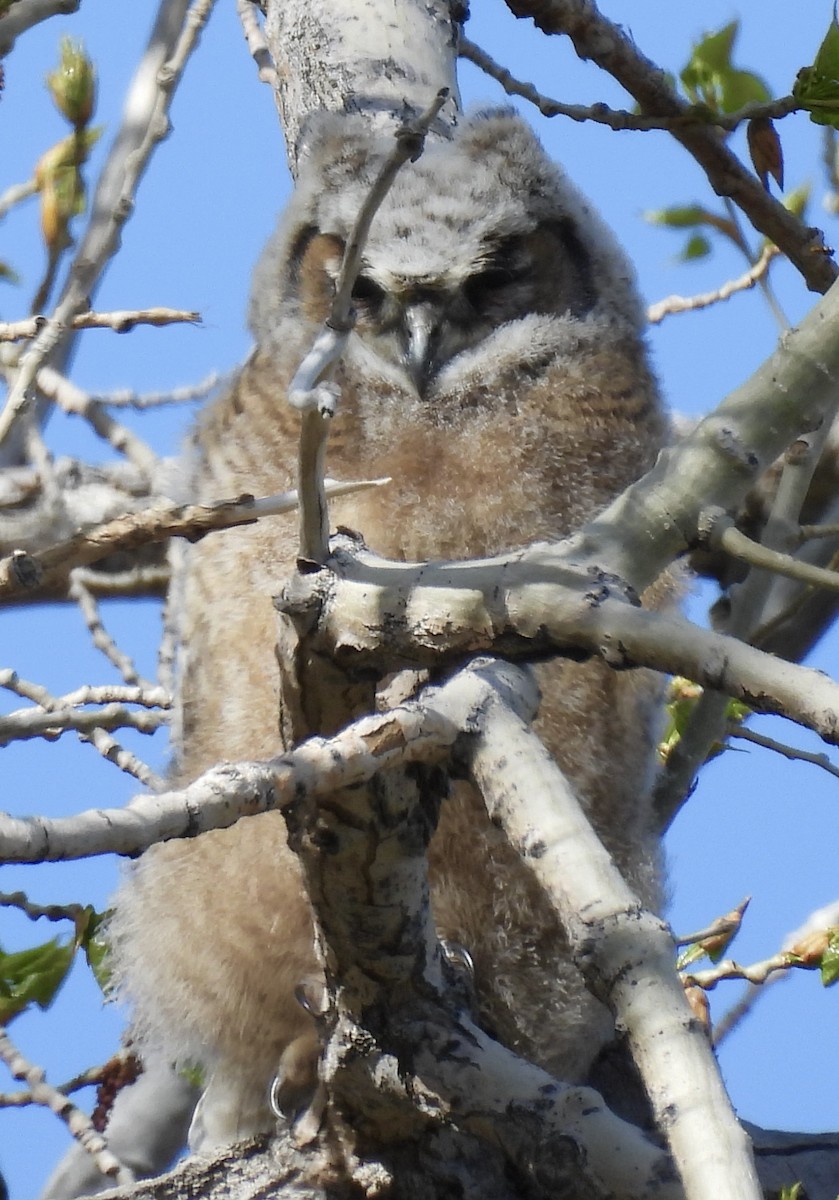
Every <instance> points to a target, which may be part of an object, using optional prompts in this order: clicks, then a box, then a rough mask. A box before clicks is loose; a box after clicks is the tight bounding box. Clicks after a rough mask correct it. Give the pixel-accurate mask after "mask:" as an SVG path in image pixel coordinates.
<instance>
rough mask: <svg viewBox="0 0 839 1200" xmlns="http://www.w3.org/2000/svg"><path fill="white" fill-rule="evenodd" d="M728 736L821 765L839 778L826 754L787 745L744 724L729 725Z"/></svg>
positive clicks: (817, 765) (816, 765) (835, 768)
mask: <svg viewBox="0 0 839 1200" xmlns="http://www.w3.org/2000/svg"><path fill="white" fill-rule="evenodd" d="M728 736H729V737H734V738H740V739H741V740H742V741H745V742H753V743H754V745H755V746H763V747H764V748H765V749H767V750H774V751H775V752H776V753H777V754H782V755H783V756H784V758H789V759H792V760H794V761H799V762H806V763H812V764H813V766H815V767H821V769H822V770H823V771H827V773H828V774H829V775H833V776H834V777H835V778H836V779H839V767H836V766H834V765H833V763H832V762H831V761H830V759H829V758H828V757H827V755H826V754H816V753H813V752H811V751H809V750H799V749H797V748H796V747H795V746H788V745H787V744H786V743H785V742H778V741H776V740H775V738H771V737H767V736H766V734H764V733H755V731H754V730H753V729H747V728H746V726H745V725H731V726H729V729H728Z"/></svg>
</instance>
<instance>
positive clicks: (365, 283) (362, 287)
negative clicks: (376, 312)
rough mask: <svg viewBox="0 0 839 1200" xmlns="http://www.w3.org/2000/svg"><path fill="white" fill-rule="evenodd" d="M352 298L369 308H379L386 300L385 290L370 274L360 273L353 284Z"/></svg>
mask: <svg viewBox="0 0 839 1200" xmlns="http://www.w3.org/2000/svg"><path fill="white" fill-rule="evenodd" d="M352 298H353V300H358V301H359V302H360V303H361V304H365V305H366V306H367V307H368V308H379V307H380V306H381V304H382V303H383V301H384V298H385V291H384V288H382V287H379V285H378V284H377V283H376V282H375V281H374V280H372V279H371V278H370V276H369V275H358V276H357V277H356V281H355V283H354V284H353V289H352Z"/></svg>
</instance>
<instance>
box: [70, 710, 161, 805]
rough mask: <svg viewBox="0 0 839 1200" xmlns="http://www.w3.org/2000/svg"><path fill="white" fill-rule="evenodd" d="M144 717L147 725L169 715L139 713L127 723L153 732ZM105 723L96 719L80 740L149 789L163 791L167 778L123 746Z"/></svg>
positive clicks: (144, 731)
mask: <svg viewBox="0 0 839 1200" xmlns="http://www.w3.org/2000/svg"><path fill="white" fill-rule="evenodd" d="M143 718H145V722H146V724H147V725H150V724H151V723H152V722H153V721H155V720H156V721H157V722H158V724H162V723H163V722H164V721H167V720H168V717H167V716H166V715H165V714H163V713H138V714H137V715H136V719H135V720H132V721H131V722H126V724H130V725H131V727H132V728H134V729H137V730H138V731H139V732H140V733H153V732H154V730H153V729H151V728H147V727H146V728H144V727H143V726H142V725H141V721H143ZM104 724H105V722H103V721H102V720H99V721H96V722H95V724H94V727H93V728H92V729H91V730H90V731H89V732H87V733H85V732H79V740H80V741H82V742H88V743H89V744H90V745H91V746H93V748H94V750H97V751H98V752H99V753H100V754H101V755H102V757H103V758H106V759H107V760H108V762H111V763H113V764H114V766H115V767H119V769H120V771H124V772H125V774H126V775H130V776H131V777H132V778H133V779H136V780H138V782H140V783H142V784H143V786H144V787H147V788H148V789H149V791H152V792H162V791H163V790H164V788H165V787H166V780H165V779H164V778H163V777H162V776H161V775H158V774H157V772H156V771H153V770H152V769H151V767H150V766H149V765H148V764H147V763H144V762H143V760H142V759H141V758H139V757H138V756H137V755H136V754H133V753H132V752H131V751H130V750H128V749H126V747H125V746H121V745H120V744H119V742H118V741H116V739H115V738H112V737H111V735H110V734H109V733H108V732H107V730H106V729H105V728H103V726H104Z"/></svg>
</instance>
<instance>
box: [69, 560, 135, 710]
mask: <svg viewBox="0 0 839 1200" xmlns="http://www.w3.org/2000/svg"><path fill="white" fill-rule="evenodd" d="M67 595H68V596H69V597H70V599H71V600H75V601H76V603H77V604H78V606H79V611H80V612H81V614H82V617H83V619H84V623H85V625H86V626H87V628H88V631H89V632H90V636H91V638H92V640H93V644H94V646H95V647H96V649H97V650H101V651H102V653H103V654H104V655H105V657H106V658H107V660H108V662H110V663H112V665H113V666H115V667H116V669H117V670H118V671H119V673H120V675H122V677H123V679H124V680H125V682H126V683H128V684H137V685H138V687H142V688H151V687H153V686H154V684H153V683H151V681H150V680H148V679H144V678H143V677H142V675H140V674H138V672H137V668H136V667H135V666H134V663H133V662H132V660H131V658H130V657H129V656H128V655H127V654H125V653H123V651H122V650H120V648H119V647H118V646H117V644H116V642H115V641H114V639H113V638H112V637H111V635H110V634H109V633H108V631H107V630H106V629H105V626H104V625H103V624H102V617H101V614H100V612H99V605H98V604H97V603H96V598H95V596H94V595H93V593H92V592H91V590H90V588H89V587H88V586H87V584H86V582H85V579H84V576H83V574H82V572H81V571H80V570H79V571H71V572H70V586H69V588H68V589H67Z"/></svg>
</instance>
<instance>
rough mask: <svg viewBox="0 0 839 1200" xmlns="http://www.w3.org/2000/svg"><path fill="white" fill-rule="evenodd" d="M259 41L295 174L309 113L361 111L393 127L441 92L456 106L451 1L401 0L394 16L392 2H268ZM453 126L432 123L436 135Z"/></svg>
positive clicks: (365, 0)
mask: <svg viewBox="0 0 839 1200" xmlns="http://www.w3.org/2000/svg"><path fill="white" fill-rule="evenodd" d="M265 36H266V39H267V42H268V45H269V47H270V51H271V55H272V57H273V60H274V64H275V67H276V71H277V80H278V88H277V91H276V101H277V107H278V109H279V114H280V121H281V123H282V126H283V129H284V131H285V138H286V146H287V149H288V157H289V163H290V166H291V171H292V174H293V175H295V176H296V174H297V162H298V158H299V155H300V152H301V148H302V143H303V142H304V141H305V132H306V130H305V126H306V121H307V118H308V117H309V116H310V115H311V114H312V113H313V112H316V111H318V110H321V109H326V110H328V111H331V112H346V111H350V112H362V113H364V114H365V115H366V116H367V117H368V118H369V119H370V121H371V123H378V124H381V125H382V126H390V127H392V124H393V122H394V121H396V122H399V121H401V120H402V119H403V118H404V116H405V112H406V109H407V111H408V112H409V113H410V112H413V113H414V115H416V114H417V113H420V112H422V111H423V110H424V109H426V108H427V107H428V105H429V103H430V102H431V100H432V98H433V97H434V96H436V95H437V93H438V92H439V91H440V90H441V89H443V88H446V89H448V93H449V95H450V96H452V97H453V99H454V102H455V104H456V106H457V108H459V107H460V104H459V100H458V90H457V78H456V74H455V67H456V60H455V53H454V51H455V45H456V29H455V25H454V21H453V19H452V13H451V5H450V3H449V0H401V2H400V4H399V6H398V13H397V11H396V9H395V8H394V5H393V4H392V3H391V2H390V0H268V3H267V4H266V20H265ZM408 47H410V51H409V52H408V53H406V48H408ZM451 125H452V118H448V119H447V120H444V119H438V121H437V122H436V123H435V130H436V132H437V133H438V134H441V135H442V136H445V135H446V133H447V131H448V130H449V129H450V128H451Z"/></svg>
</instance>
